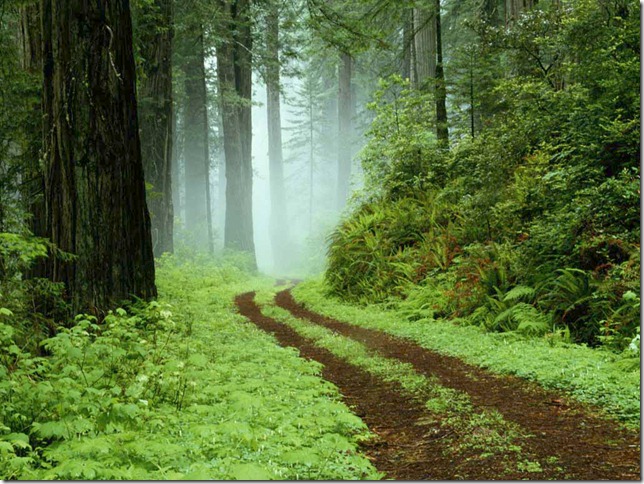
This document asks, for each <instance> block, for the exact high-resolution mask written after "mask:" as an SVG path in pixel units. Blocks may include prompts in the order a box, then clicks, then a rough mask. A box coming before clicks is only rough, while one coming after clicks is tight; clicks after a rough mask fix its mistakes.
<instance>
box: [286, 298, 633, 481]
mask: <svg viewBox="0 0 644 484" xmlns="http://www.w3.org/2000/svg"><path fill="white" fill-rule="evenodd" d="M275 302H276V304H277V305H278V306H279V307H281V308H283V309H286V310H288V311H289V312H290V313H291V314H293V315H294V316H295V317H298V318H300V319H306V320H309V321H311V322H313V323H315V324H319V325H321V326H324V327H326V328H328V329H330V330H333V331H336V332H337V333H339V334H341V335H343V336H346V337H349V338H352V339H354V340H356V341H359V342H361V343H363V344H365V345H366V346H367V347H368V348H371V349H372V350H375V351H377V352H378V353H380V354H381V355H383V356H386V357H389V358H396V359H398V360H400V361H403V362H406V363H410V364H411V365H412V366H413V367H414V369H415V370H416V371H418V372H419V373H421V374H424V375H428V376H429V375H435V376H437V377H438V378H439V381H440V382H441V383H442V384H443V385H444V386H447V387H451V388H453V389H456V390H460V391H463V392H466V393H467V394H469V396H470V398H471V401H472V403H473V404H474V405H475V406H476V407H479V408H483V407H485V408H489V407H493V408H495V409H497V410H498V411H499V412H500V413H501V414H502V415H503V417H504V418H505V419H506V420H509V421H513V422H515V423H517V424H519V425H520V426H521V427H523V428H524V429H526V430H528V431H529V432H530V433H531V434H532V435H533V437H531V438H530V442H529V447H530V448H531V450H533V451H536V452H537V453H539V454H541V455H554V456H556V457H557V458H558V459H559V461H558V462H557V465H558V466H560V467H561V468H563V470H564V472H565V475H566V477H565V478H567V479H580V480H581V479H583V480H598V479H610V480H640V440H639V433H637V432H631V431H627V430H624V429H622V428H620V427H619V426H618V424H616V423H615V422H610V421H607V420H605V419H602V418H599V417H597V416H595V415H593V414H592V413H591V412H592V409H590V407H588V406H583V405H581V404H579V403H576V402H572V401H570V400H567V399H565V398H562V397H561V396H560V395H558V394H555V393H554V392H551V391H547V390H545V389H543V388H542V387H539V386H538V385H536V384H532V383H530V382H526V381H525V380H521V379H519V378H517V377H511V376H497V375H493V374H491V373H489V372H487V371H485V370H483V369H481V368H479V367H476V366H473V365H469V364H467V363H464V362H463V361H461V360H459V359H458V358H455V357H452V356H447V355H443V354H439V353H436V352H434V351H431V350H428V349H426V348H423V347H421V346H419V345H418V344H416V343H414V342H412V341H411V340H406V339H403V338H398V337H396V336H393V335H390V334H387V333H384V332H381V331H377V330H373V329H368V328H363V327H360V326H355V325H351V324H348V323H344V322H341V321H337V320H335V319H332V318H328V317H326V316H323V315H321V314H318V313H315V312H313V311H310V310H308V309H307V308H305V307H304V306H302V305H301V304H299V303H298V302H297V301H295V299H294V298H293V296H292V294H291V292H290V290H284V291H281V292H279V293H278V294H277V295H276V296H275ZM539 477H540V478H542V477H543V476H542V475H540V476H539ZM488 478H499V477H498V476H488Z"/></svg>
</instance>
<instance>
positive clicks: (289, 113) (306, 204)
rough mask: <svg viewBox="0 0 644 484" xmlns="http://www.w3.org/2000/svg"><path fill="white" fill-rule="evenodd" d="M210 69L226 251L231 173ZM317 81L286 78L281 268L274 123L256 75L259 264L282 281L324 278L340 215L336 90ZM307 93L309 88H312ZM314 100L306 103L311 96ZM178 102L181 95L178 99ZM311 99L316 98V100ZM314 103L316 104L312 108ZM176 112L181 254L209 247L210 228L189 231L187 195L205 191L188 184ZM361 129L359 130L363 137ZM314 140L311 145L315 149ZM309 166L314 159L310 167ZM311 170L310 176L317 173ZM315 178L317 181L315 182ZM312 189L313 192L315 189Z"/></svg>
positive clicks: (217, 201)
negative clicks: (274, 216) (272, 172)
mask: <svg viewBox="0 0 644 484" xmlns="http://www.w3.org/2000/svg"><path fill="white" fill-rule="evenodd" d="M207 65H208V70H209V72H210V75H209V81H208V89H209V94H208V96H209V108H208V117H209V119H208V124H209V138H210V139H209V147H210V153H209V157H210V173H209V182H210V205H211V212H212V228H213V238H214V247H215V250H216V251H220V250H221V249H222V248H223V245H224V231H225V174H224V173H223V170H222V168H223V165H224V154H223V139H222V132H221V120H220V118H219V116H220V113H219V110H218V107H217V106H218V101H217V93H216V89H217V87H216V84H217V83H216V77H215V76H214V73H215V72H216V65H215V61H214V59H213V58H210V59H208V62H207ZM307 82H311V83H312V82H316V83H319V79H317V80H316V79H312V78H310V77H309V80H308V81H307V79H306V78H283V79H282V96H281V106H280V114H281V123H282V147H283V160H284V163H283V169H284V192H285V199H286V222H287V225H288V233H289V242H290V243H289V244H286V245H285V246H284V247H280V248H279V250H281V251H282V254H284V255H283V256H281V257H279V259H280V260H282V261H283V260H284V258H286V260H288V261H289V262H288V265H287V266H283V267H280V266H279V264H276V261H275V260H274V251H273V247H272V244H271V236H270V225H269V224H270V217H271V197H270V178H269V156H268V120H267V107H266V101H267V94H266V86H265V85H264V83H263V82H262V80H261V78H260V77H259V76H257V75H254V76H253V107H252V135H253V136H252V161H253V205H252V206H253V233H254V243H255V254H256V259H257V266H258V269H259V271H260V272H262V273H265V274H269V275H274V276H281V277H298V276H305V275H311V274H315V273H319V272H321V271H322V270H323V269H324V262H325V257H326V238H327V236H328V234H329V233H330V232H331V231H332V229H333V227H334V226H335V225H336V223H337V222H338V220H339V218H340V214H341V211H340V210H339V209H338V202H337V193H336V192H337V177H338V173H337V172H338V160H337V156H338V155H337V138H338V124H337V116H338V115H337V98H336V96H337V87H332V88H331V89H327V92H325V93H320V92H315V99H313V94H312V93H313V90H314V89H316V87H317V88H318V89H319V85H317V84H316V85H315V86H314V85H312V84H311V85H308V86H307V85H306V83H307ZM307 88H308V90H307ZM307 96H308V98H307ZM177 98H178V99H179V101H180V100H181V93H180V92H179V93H178V94H177ZM312 99H313V100H312ZM314 103H315V105H313V104H314ZM177 104H178V109H177V115H178V116H177V138H176V143H177V148H176V153H177V155H176V156H177V159H178V166H177V172H176V174H175V177H176V178H175V180H177V181H178V183H177V185H178V186H177V187H176V190H175V240H176V246H177V247H178V248H179V249H177V250H182V249H181V247H183V248H184V249H187V250H188V251H190V250H194V249H197V250H199V251H205V250H207V247H206V246H205V244H204V242H203V234H204V233H205V227H206V226H207V220H204V227H199V228H198V229H197V230H201V235H199V234H197V233H196V232H197V230H195V229H193V230H188V229H186V226H185V223H184V220H185V216H186V193H188V192H189V191H190V190H200V189H202V188H201V187H195V186H186V176H185V166H186V162H187V160H185V151H186V150H185V146H183V138H184V137H185V135H182V131H183V126H182V120H183V119H184V118H185V112H182V109H181V104H180V102H178V103H177ZM357 131H358V130H356V132H357ZM311 135H312V136H313V146H311V142H310V141H311ZM362 139H363V137H362V136H361V135H358V134H356V133H352V135H351V140H352V142H351V143H352V147H351V152H352V153H353V154H354V156H353V162H352V176H351V180H350V187H351V190H355V189H357V188H358V187H359V186H360V185H361V176H360V170H359V166H358V165H359V163H358V162H357V157H356V156H355V155H356V154H357V153H358V152H359V150H360V148H361V145H362ZM311 161H312V162H313V163H312V165H311ZM311 168H312V171H311ZM311 180H312V181H313V183H312V184H311ZM311 187H312V189H311Z"/></svg>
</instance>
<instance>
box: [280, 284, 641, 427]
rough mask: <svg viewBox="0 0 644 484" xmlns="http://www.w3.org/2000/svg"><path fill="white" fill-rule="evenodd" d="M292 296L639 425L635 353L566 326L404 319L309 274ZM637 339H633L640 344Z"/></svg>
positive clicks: (394, 311)
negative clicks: (534, 332)
mask: <svg viewBox="0 0 644 484" xmlns="http://www.w3.org/2000/svg"><path fill="white" fill-rule="evenodd" d="M293 295H294V297H295V298H296V299H297V300H298V301H300V302H302V303H304V304H305V305H306V306H307V307H310V308H311V309H312V310H314V311H317V312H319V313H322V314H325V315H328V316H331V317H334V318H337V319H339V320H341V321H346V322H348V323H350V324H356V325H360V326H365V327H368V328H372V329H378V330H381V331H385V332H389V333H391V334H394V335H397V336H400V337H404V338H408V339H411V340H413V341H415V342H417V343H418V344H420V345H421V346H423V347H426V348H429V349H432V350H435V351H438V352H441V353H445V354H449V355H453V356H457V357H459V358H461V359H463V360H464V361H467V362H469V363H472V364H475V365H478V366H482V367H484V368H488V369H489V370H490V371H493V372H496V373H501V374H513V375H517V376H519V377H522V378H525V379H528V380H532V381H536V382H538V383H539V384H541V385H543V386H544V387H546V388H552V389H556V390H560V391H564V392H566V393H567V394H569V395H570V396H572V397H573V398H576V399H578V400H580V401H582V402H587V403H591V404H593V405H596V406H598V407H600V408H603V409H604V410H605V411H606V413H607V415H610V416H612V417H615V418H618V419H619V420H621V421H622V422H624V423H625V424H626V425H629V426H633V427H639V423H640V373H639V365H635V364H633V361H635V360H634V358H637V361H638V362H639V355H638V354H637V353H634V351H633V350H625V351H624V352H622V353H615V352H613V351H609V350H607V349H602V348H589V347H587V346H585V345H577V344H570V342H569V341H570V339H569V336H568V337H567V336H566V333H567V330H565V329H562V330H557V331H556V332H554V333H550V334H549V336H550V337H546V338H536V339H535V338H532V337H531V338H530V339H526V338H524V337H522V336H520V335H517V334H514V333H510V334H508V333H488V332H485V331H484V330H483V329H482V328H480V327H478V326H471V325H463V324H460V325H458V324H454V323H453V322H450V321H445V320H434V319H432V318H422V319H417V320H409V319H408V318H407V317H405V313H404V312H402V311H401V310H399V309H396V308H389V309H385V308H383V307H382V306H376V305H370V306H367V307H362V306H360V307H357V306H354V305H351V304H348V303H346V302H342V301H341V300H339V299H337V298H329V297H328V296H327V295H326V288H325V287H324V282H323V281H321V280H310V281H306V282H304V283H301V284H299V285H297V286H296V287H295V288H294V289H293ZM638 343H639V340H636V341H635V343H634V346H635V347H639V345H638Z"/></svg>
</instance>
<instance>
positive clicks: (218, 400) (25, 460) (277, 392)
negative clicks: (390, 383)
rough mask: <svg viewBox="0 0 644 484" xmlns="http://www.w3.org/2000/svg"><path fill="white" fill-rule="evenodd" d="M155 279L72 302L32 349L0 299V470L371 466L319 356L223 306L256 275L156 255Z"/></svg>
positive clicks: (235, 471) (303, 474)
mask: <svg viewBox="0 0 644 484" xmlns="http://www.w3.org/2000/svg"><path fill="white" fill-rule="evenodd" d="M242 265H243V264H242ZM158 283H159V288H160V298H159V301H158V302H153V303H150V304H147V305H144V304H137V305H133V306H132V307H127V308H119V309H117V310H115V311H114V312H113V313H110V314H109V315H108V316H107V318H106V319H105V321H104V322H102V323H101V324H98V323H97V321H96V320H95V319H94V318H92V317H89V316H82V315H81V316H78V317H77V318H76V321H75V324H74V325H73V326H72V327H71V328H62V327H61V328H60V329H59V332H58V334H57V335H56V336H54V337H51V338H48V339H46V340H44V341H43V342H42V347H43V348H44V349H45V351H46V353H47V354H46V355H45V356H33V355H31V354H29V353H28V352H26V351H25V350H24V349H23V348H21V347H19V346H18V345H16V344H15V341H14V339H13V335H12V329H11V326H10V324H11V318H12V313H11V311H8V310H4V311H0V345H1V346H2V348H1V351H0V355H1V356H0V418H1V420H0V422H1V424H0V476H1V477H2V479H30V480H41V479H65V480H77V479H84V480H94V479H128V480H129V479H136V480H157V479H190V480H199V479H242V480H248V479H339V480H341V479H364V478H367V479H374V478H377V477H378V476H379V474H378V473H377V472H376V471H375V469H374V468H373V467H372V465H371V464H370V463H369V461H368V460H366V459H365V458H364V457H363V456H361V455H360V454H359V453H358V452H357V450H356V449H357V442H358V441H359V440H360V439H363V438H367V437H368V432H367V429H366V427H365V425H364V424H363V423H362V421H361V420H360V419H359V418H357V417H355V416H354V415H352V414H351V413H350V411H349V410H348V409H347V408H346V406H345V405H343V404H342V403H341V401H340V398H339V395H338V391H337V389H336V388H335V387H334V386H332V385H331V384H328V383H327V382H325V381H324V380H322V379H321V378H320V377H319V371H320V367H319V365H317V364H315V363H314V362H310V361H305V360H303V359H301V358H299V357H298V355H297V352H295V351H293V350H290V349H283V348H280V347H279V346H277V345H275V344H274V340H273V339H272V338H271V337H269V336H267V335H266V334H264V333H263V332H261V331H259V330H258V329H256V328H255V327H254V326H253V325H252V324H250V323H247V322H245V321H244V320H243V318H241V317H240V316H238V315H236V314H235V313H234V312H233V306H232V305H233V302H232V299H233V296H234V295H235V294H237V293H239V292H242V291H244V290H248V288H249V287H257V286H259V287H261V286H262V285H268V284H270V283H271V282H270V281H267V280H263V279H259V278H256V277H255V278H253V277H251V276H249V275H248V274H247V273H245V272H244V270H242V269H241V268H240V264H239V261H233V262H230V261H228V262H227V261H220V262H219V263H217V264H214V263H212V262H210V263H207V262H205V261H203V260H200V261H196V260H194V261H192V262H186V263H183V264H179V263H177V262H176V261H175V260H173V259H164V260H163V261H162V262H161V264H160V267H159V269H158Z"/></svg>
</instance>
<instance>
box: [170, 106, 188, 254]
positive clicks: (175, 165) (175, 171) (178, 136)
mask: <svg viewBox="0 0 644 484" xmlns="http://www.w3.org/2000/svg"><path fill="white" fill-rule="evenodd" d="M172 107H173V112H172V133H173V136H174V140H173V143H172V175H171V178H172V207H173V215H174V216H175V217H179V218H180V219H181V220H182V221H183V219H184V214H183V205H182V203H181V193H182V191H183V190H182V188H183V187H184V185H185V181H184V177H183V170H182V169H181V168H182V167H181V164H182V160H183V129H182V123H180V119H181V110H180V109H179V106H178V103H177V102H176V101H175V102H173V103H172ZM173 229H174V224H173ZM173 245H174V237H173Z"/></svg>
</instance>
